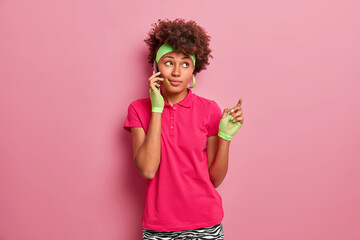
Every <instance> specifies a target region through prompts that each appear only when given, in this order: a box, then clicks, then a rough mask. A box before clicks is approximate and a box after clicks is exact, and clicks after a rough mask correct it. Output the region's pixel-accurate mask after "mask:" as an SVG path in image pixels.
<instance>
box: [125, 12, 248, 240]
mask: <svg viewBox="0 0 360 240" xmlns="http://www.w3.org/2000/svg"><path fill="white" fill-rule="evenodd" d="M209 40H210V37H209V36H208V35H207V34H206V32H205V30H204V29H203V28H202V27H200V26H198V25H197V24H196V23H195V22H194V21H188V22H185V21H184V20H183V19H175V20H173V21H170V20H158V23H157V24H154V27H153V29H152V30H151V31H150V32H149V35H148V38H147V39H145V42H146V43H147V44H148V46H149V49H150V52H149V57H148V59H149V63H151V64H152V63H154V61H155V63H154V65H155V66H154V67H157V68H158V70H159V72H155V71H153V74H152V75H151V76H150V78H149V82H148V83H149V92H150V97H149V98H145V99H137V100H135V101H133V102H132V103H131V104H130V105H129V108H128V116H127V119H126V122H125V125H124V127H125V128H126V129H127V130H131V133H132V139H133V153H134V161H135V165H136V167H137V168H138V170H139V171H140V173H141V175H142V176H143V177H144V178H146V179H147V182H146V201H145V208H144V213H143V217H142V226H143V239H203V238H204V239H224V234H223V228H222V219H223V217H224V212H223V207H222V199H221V196H220V195H219V193H218V192H217V190H216V189H215V188H217V187H218V186H219V185H220V184H221V182H222V181H223V180H224V178H225V175H226V172H227V168H228V155H229V146H230V141H231V138H232V137H233V136H234V135H235V133H236V132H237V131H238V130H239V129H240V127H241V125H242V124H243V121H244V118H243V117H242V109H241V99H240V100H239V102H238V103H237V105H236V106H235V107H233V108H226V109H224V111H223V112H222V111H221V109H220V107H219V106H218V104H217V103H216V102H215V101H213V100H209V99H206V98H203V97H200V96H197V95H196V94H194V93H192V90H191V89H190V88H192V87H193V86H194V85H195V78H194V75H195V74H196V73H198V72H200V71H201V70H204V69H206V66H207V65H208V64H209V62H208V57H209V56H210V57H212V56H211V55H210V52H211V50H210V49H209ZM193 74H194V75H193ZM190 79H192V84H191V86H190V84H189V83H190Z"/></svg>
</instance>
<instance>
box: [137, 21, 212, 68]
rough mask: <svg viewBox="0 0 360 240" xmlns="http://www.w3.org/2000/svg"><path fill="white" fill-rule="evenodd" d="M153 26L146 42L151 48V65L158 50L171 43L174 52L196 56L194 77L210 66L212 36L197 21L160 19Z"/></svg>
mask: <svg viewBox="0 0 360 240" xmlns="http://www.w3.org/2000/svg"><path fill="white" fill-rule="evenodd" d="M152 26H153V28H152V29H151V30H150V31H149V33H148V37H147V38H146V39H145V40H144V41H145V42H146V43H147V44H148V46H149V50H150V52H149V55H148V60H149V63H150V64H151V65H152V64H153V62H154V60H155V57H156V52H157V50H158V49H159V48H160V46H161V45H163V44H164V43H169V44H170V45H171V46H172V47H173V48H174V50H178V51H180V52H184V53H188V54H191V55H195V58H196V64H195V69H194V72H193V74H194V75H196V73H198V72H200V71H201V70H203V69H206V66H207V65H209V57H211V58H213V56H212V55H211V54H210V52H211V49H210V48H209V43H210V36H208V35H207V32H206V31H205V30H204V29H203V28H202V27H200V26H199V25H197V24H196V22H195V21H192V20H190V21H188V22H185V20H184V19H181V18H177V19H175V20H173V21H170V20H169V19H165V20H161V19H159V20H158V22H157V23H154V24H152Z"/></svg>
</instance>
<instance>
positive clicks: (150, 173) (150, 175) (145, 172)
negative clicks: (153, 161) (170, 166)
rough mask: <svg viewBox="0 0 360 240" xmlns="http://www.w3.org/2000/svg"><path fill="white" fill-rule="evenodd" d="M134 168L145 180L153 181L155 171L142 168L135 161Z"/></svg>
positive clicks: (147, 167)
mask: <svg viewBox="0 0 360 240" xmlns="http://www.w3.org/2000/svg"><path fill="white" fill-rule="evenodd" d="M135 166H136V168H137V169H138V170H139V172H140V174H141V176H142V177H143V178H145V179H153V178H154V177H155V174H156V171H157V169H152V168H150V167H149V166H142V165H141V164H139V163H138V161H137V160H136V159H135Z"/></svg>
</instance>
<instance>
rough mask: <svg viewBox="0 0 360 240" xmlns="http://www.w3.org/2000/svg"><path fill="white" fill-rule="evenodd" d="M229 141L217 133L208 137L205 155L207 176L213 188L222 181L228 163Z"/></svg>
mask: <svg viewBox="0 0 360 240" xmlns="http://www.w3.org/2000/svg"><path fill="white" fill-rule="evenodd" d="M229 149H230V141H226V140H224V139H222V138H220V137H218V136H217V135H214V136H211V137H208V140H207V156H208V168H209V176H210V180H211V182H212V184H213V185H214V187H215V188H217V187H218V186H220V184H221V183H222V182H223V180H224V178H225V176H226V173H227V170H228V164H229Z"/></svg>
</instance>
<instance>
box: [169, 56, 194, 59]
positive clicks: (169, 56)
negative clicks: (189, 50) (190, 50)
mask: <svg viewBox="0 0 360 240" xmlns="http://www.w3.org/2000/svg"><path fill="white" fill-rule="evenodd" d="M165 58H172V59H174V57H171V56H166V57H165ZM188 58H189V57H183V58H182V59H188Z"/></svg>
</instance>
